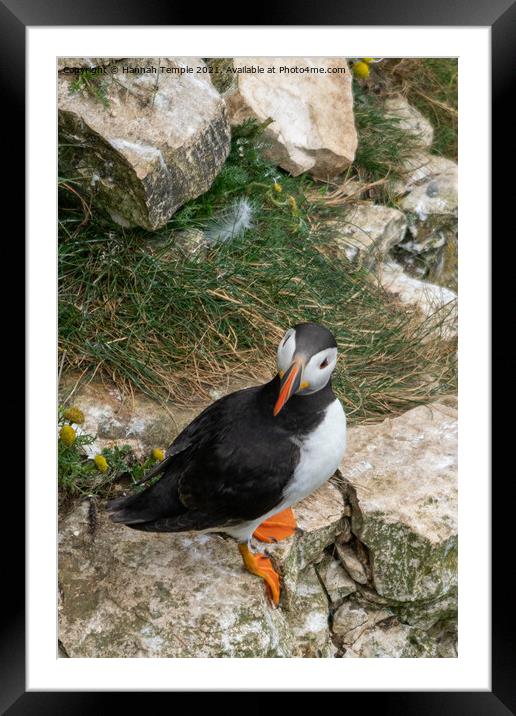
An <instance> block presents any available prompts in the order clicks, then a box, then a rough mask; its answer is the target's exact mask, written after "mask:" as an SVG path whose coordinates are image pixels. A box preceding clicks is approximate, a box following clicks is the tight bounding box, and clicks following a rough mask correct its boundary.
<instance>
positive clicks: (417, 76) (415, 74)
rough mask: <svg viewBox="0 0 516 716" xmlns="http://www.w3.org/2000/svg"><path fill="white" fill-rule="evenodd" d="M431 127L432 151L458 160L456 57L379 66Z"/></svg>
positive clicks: (409, 60)
mask: <svg viewBox="0 0 516 716" xmlns="http://www.w3.org/2000/svg"><path fill="white" fill-rule="evenodd" d="M378 71H379V72H384V73H385V74H386V75H388V77H389V79H390V86H391V88H394V89H399V90H400V91H401V92H402V93H403V94H404V95H405V96H406V97H407V99H408V101H409V102H410V103H411V104H413V105H414V106H415V107H417V108H418V109H419V111H420V112H421V113H422V114H424V115H425V116H426V117H427V118H428V119H429V120H430V122H431V123H432V125H433V127H434V142H433V145H432V149H431V151H432V152H433V153H435V154H440V155H442V156H445V157H449V158H450V159H454V160H457V147H458V139H457V133H458V62H457V59H456V58H418V59H404V60H389V61H387V62H386V63H385V65H383V63H382V64H381V65H380V66H379V70H378Z"/></svg>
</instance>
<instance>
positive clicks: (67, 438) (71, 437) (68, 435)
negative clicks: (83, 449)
mask: <svg viewBox="0 0 516 716" xmlns="http://www.w3.org/2000/svg"><path fill="white" fill-rule="evenodd" d="M59 437H60V438H61V440H62V441H63V442H64V444H65V445H73V443H74V442H75V438H76V437H77V435H76V433H75V430H74V429H73V428H72V426H71V425H63V427H62V428H61V430H60V431H59Z"/></svg>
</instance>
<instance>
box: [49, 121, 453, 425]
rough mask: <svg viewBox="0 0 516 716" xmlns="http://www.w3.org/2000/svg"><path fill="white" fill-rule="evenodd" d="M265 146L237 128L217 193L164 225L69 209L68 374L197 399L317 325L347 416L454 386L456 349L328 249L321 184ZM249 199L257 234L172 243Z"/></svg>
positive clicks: (409, 402) (63, 301)
mask: <svg viewBox="0 0 516 716" xmlns="http://www.w3.org/2000/svg"><path fill="white" fill-rule="evenodd" d="M259 145H260V137H259V135H256V133H255V131H254V130H253V128H252V127H251V126H250V125H247V126H245V127H243V128H242V129H241V130H240V131H238V132H236V133H235V137H234V139H233V143H232V149H231V154H230V156H229V159H228V160H227V162H226V164H225V166H224V168H223V169H222V171H221V173H220V174H219V176H218V177H217V179H216V181H215V183H214V184H213V186H212V188H211V189H210V191H209V192H207V193H206V194H204V195H203V196H201V197H200V198H199V199H196V200H195V201H192V202H190V203H188V204H187V205H186V206H184V207H183V208H182V209H181V210H180V211H179V212H178V213H177V214H176V215H175V216H174V217H173V220H172V221H171V222H170V223H169V224H168V225H167V226H166V227H165V228H164V229H162V230H160V231H159V232H156V233H149V232H145V231H143V230H140V229H138V230H136V229H135V230H130V231H129V230H124V229H121V228H118V227H114V226H113V225H112V224H107V223H106V224H104V223H102V222H101V221H100V220H99V218H98V217H96V216H93V217H92V218H89V220H88V221H87V222H86V223H84V222H85V214H84V213H83V212H81V211H80V210H76V212H75V214H73V213H70V212H68V213H67V214H66V215H65V216H64V220H63V222H62V223H61V224H60V242H59V285H60V290H59V317H60V318H59V347H60V351H61V355H62V357H63V358H64V363H63V364H64V369H65V370H68V369H78V370H80V371H82V372H83V374H84V378H87V377H88V376H91V375H92V374H93V373H95V372H96V373H97V374H102V375H104V376H108V377H109V378H111V379H113V380H114V381H115V382H116V383H117V384H118V386H119V387H121V388H124V387H126V388H127V389H132V388H137V389H140V390H142V391H144V392H145V393H147V394H148V395H149V396H151V397H153V398H156V399H158V400H161V401H165V400H167V399H174V400H177V401H180V402H183V403H191V402H192V400H193V399H192V396H194V395H195V396H199V397H203V398H207V397H208V391H209V389H210V388H212V387H213V386H216V385H219V384H220V385H222V384H225V382H226V379H227V378H228V376H230V377H231V376H232V377H238V376H242V377H244V376H245V377H249V376H250V375H251V376H255V377H256V378H257V379H258V377H259V376H260V375H263V374H264V373H269V374H272V372H273V371H274V369H275V350H276V345H277V342H278V340H279V338H280V337H281V336H282V334H283V332H284V330H285V329H286V328H287V327H288V326H289V325H292V324H294V323H297V322H299V321H306V320H311V321H320V322H322V323H324V324H326V325H327V326H328V327H329V328H330V329H331V330H332V331H333V332H334V333H335V335H336V337H337V340H338V343H339V346H340V351H341V359H340V362H339V365H338V369H337V371H336V378H335V386H336V390H337V392H338V394H339V395H340V397H341V398H342V400H343V402H344V404H345V406H346V409H347V411H348V414H349V416H350V419H351V421H353V422H356V421H359V420H360V421H364V420H378V418H379V417H382V416H384V415H386V414H397V413H400V412H402V411H404V410H406V409H408V408H410V407H413V406H415V405H418V404H421V403H424V402H427V401H429V400H431V399H432V398H433V397H435V396H437V395H439V394H441V393H443V392H444V393H447V392H449V391H451V390H452V389H453V386H454V382H455V365H454V360H455V348H454V346H452V345H450V344H445V343H443V342H442V341H438V340H429V341H426V342H425V340H424V338H425V333H427V332H428V329H427V328H426V327H425V326H424V325H423V326H420V325H419V323H418V321H417V319H416V318H415V316H414V315H413V314H412V313H411V312H408V311H407V310H405V309H404V308H402V307H400V306H399V305H398V304H397V303H396V302H395V301H393V300H392V299H389V298H388V297H387V296H386V295H385V294H384V292H383V290H382V289H381V288H379V287H378V285H377V284H376V283H375V282H374V281H372V280H371V278H370V276H369V275H368V274H367V273H366V272H363V271H357V270H355V269H354V268H353V267H352V266H351V265H350V264H348V263H346V262H344V261H335V260H333V259H331V258H328V257H327V256H326V255H325V254H324V253H323V250H322V245H323V243H324V237H323V235H322V234H321V233H320V232H318V231H317V230H316V225H317V222H318V221H319V219H320V218H321V216H322V213H324V212H326V213H328V212H329V209H328V208H326V209H324V208H321V207H319V206H317V205H315V204H310V203H309V202H308V201H307V200H306V198H305V193H306V190H307V189H309V188H313V187H312V184H313V183H312V182H311V181H310V180H308V179H306V178H298V179H294V178H292V177H289V176H288V175H285V174H283V173H282V172H280V171H279V170H278V169H277V168H276V167H273V166H270V165H269V164H268V163H267V162H265V161H264V160H263V159H262V158H261V153H260V146H259ZM275 182H276V183H279V185H280V186H281V188H282V191H281V192H277V191H275V190H274V188H273V184H274V183H275ZM242 197H247V198H249V199H250V200H251V201H252V203H253V206H254V210H255V214H254V225H253V228H252V229H250V230H248V231H246V232H245V233H244V235H243V236H241V237H239V238H236V239H233V240H232V241H230V242H226V243H221V244H214V245H211V246H210V247H209V249H208V250H207V251H206V252H205V253H202V254H199V255H194V256H188V255H186V256H185V255H184V253H182V252H181V251H179V250H177V248H176V246H175V238H174V236H175V232H177V231H178V230H181V229H185V228H192V227H198V228H205V227H206V226H207V225H209V223H210V221H212V220H213V219H214V217H217V216H218V214H219V213H220V211H221V210H223V209H224V208H225V207H227V205H228V203H230V202H231V201H233V200H234V199H237V198H242ZM78 227H80V230H78Z"/></svg>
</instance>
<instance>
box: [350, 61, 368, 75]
mask: <svg viewBox="0 0 516 716" xmlns="http://www.w3.org/2000/svg"><path fill="white" fill-rule="evenodd" d="M353 74H354V75H355V77H360V78H361V79H365V78H366V77H369V65H368V64H367V62H355V63H354V65H353Z"/></svg>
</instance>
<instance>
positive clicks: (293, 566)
mask: <svg viewBox="0 0 516 716" xmlns="http://www.w3.org/2000/svg"><path fill="white" fill-rule="evenodd" d="M456 440H457V411H456V409H455V407H453V406H450V405H444V404H434V405H432V406H422V407H419V408H415V409H414V410H411V411H409V412H407V413H405V414H404V415H402V416H400V417H398V418H395V419H388V420H385V421H384V422H382V423H380V424H377V425H370V426H360V427H355V428H351V429H350V430H349V447H348V451H347V455H346V458H345V460H344V462H343V464H342V465H341V469H340V471H339V473H337V475H335V476H334V477H333V478H332V480H331V481H330V482H329V483H327V484H326V485H325V486H323V487H322V488H321V489H320V490H318V491H317V492H316V493H314V494H313V495H311V496H310V497H309V498H307V499H306V500H304V501H303V502H301V503H299V504H298V505H297V506H296V508H295V512H296V516H297V520H298V525H299V530H298V532H297V533H296V534H295V535H294V536H293V537H292V538H290V539H288V540H286V541H284V542H281V543H279V544H277V545H274V546H273V547H271V548H269V546H267V547H268V549H269V552H270V554H271V557H272V559H273V561H274V562H275V564H276V567H277V568H278V570H279V571H280V572H281V573H282V576H283V585H284V588H283V594H282V599H281V604H280V607H279V608H278V609H274V608H272V607H271V605H270V603H269V602H268V599H267V597H266V595H265V591H264V588H263V585H262V583H261V580H259V579H258V578H256V577H254V576H253V575H251V574H249V573H248V572H246V571H245V569H244V567H243V565H242V562H241V558H240V555H239V553H238V549H237V546H236V544H235V542H234V541H233V540H231V539H229V538H225V537H223V536H221V535H216V534H214V535H208V534H203V535H195V534H182V535H174V534H147V533H142V532H137V531H133V530H130V529H128V528H126V527H124V526H121V525H117V524H113V523H112V522H111V521H110V520H109V518H108V517H107V516H106V514H105V512H104V510H103V505H102V503H97V504H95V503H92V502H91V501H90V500H85V501H83V502H81V503H78V504H77V505H76V506H75V507H74V509H73V510H71V511H70V512H69V513H68V515H67V516H66V517H65V518H64V519H63V522H62V525H61V528H60V557H59V611H60V620H59V621H60V633H59V639H60V646H61V653H62V654H63V655H66V656H68V657H149V656H150V657H323V658H324V657H342V656H343V657H346V658H356V657H413V656H423V657H425V656H426V657H451V656H456V611H457V598H456V595H457V579H456V577H457V485H456V482H457V474H456V470H457V458H456V455H457V445H456ZM262 548H263V545H262Z"/></svg>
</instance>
